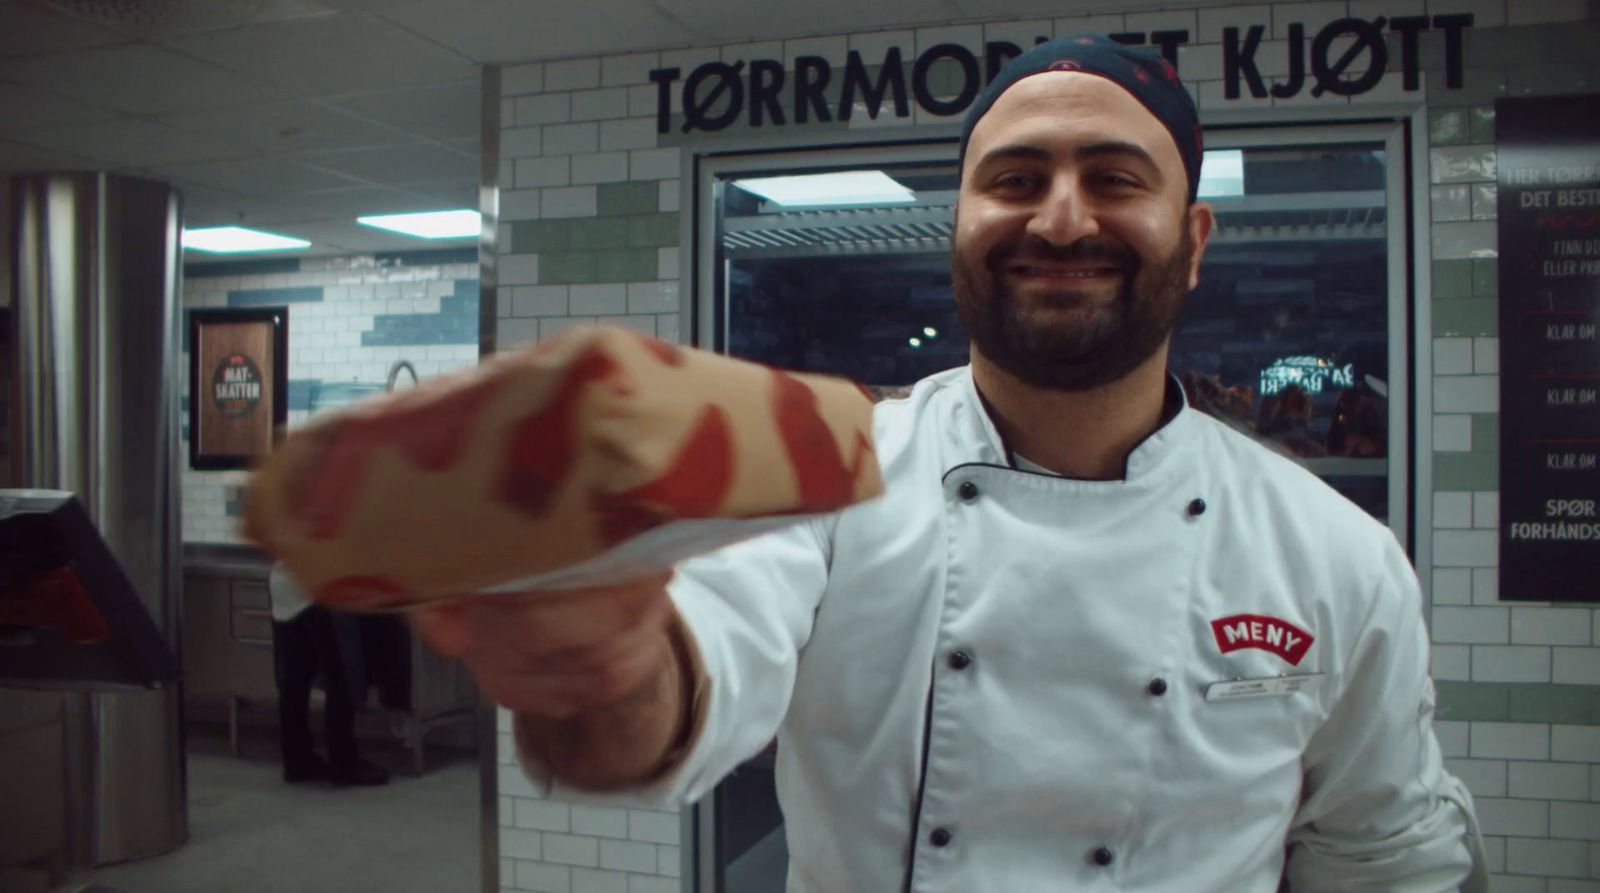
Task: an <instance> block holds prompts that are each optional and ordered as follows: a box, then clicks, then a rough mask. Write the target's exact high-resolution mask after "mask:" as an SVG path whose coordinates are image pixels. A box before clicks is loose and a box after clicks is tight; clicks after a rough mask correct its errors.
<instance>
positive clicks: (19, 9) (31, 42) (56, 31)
mask: <svg viewBox="0 0 1600 893" xmlns="http://www.w3.org/2000/svg"><path fill="white" fill-rule="evenodd" d="M123 39H124V38H123V37H121V36H120V35H118V34H117V33H116V32H115V31H110V30H108V29H105V28H100V27H97V26H95V25H91V24H89V23H88V22H84V21H80V20H78V19H75V18H73V17H71V16H68V15H64V14H62V13H59V12H56V11H55V10H52V9H45V8H43V7H40V6H35V5H33V4H31V3H21V2H17V0H10V2H5V3H0V58H3V57H9V56H31V55H35V54H38V53H58V52H61V51H62V50H76V49H82V48H83V47H92V46H99V45H101V44H105V43H116V42H118V41H121V40H123Z"/></svg>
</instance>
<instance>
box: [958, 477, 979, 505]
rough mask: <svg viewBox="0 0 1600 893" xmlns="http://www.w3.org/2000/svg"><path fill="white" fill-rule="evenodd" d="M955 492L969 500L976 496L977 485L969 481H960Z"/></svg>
mask: <svg viewBox="0 0 1600 893" xmlns="http://www.w3.org/2000/svg"><path fill="white" fill-rule="evenodd" d="M956 492H957V493H960V494H961V498H962V499H965V500H966V501H968V502H971V501H972V500H974V499H977V498H978V485H977V484H974V483H973V482H971V481H962V482H961V486H960V487H958V488H957V489H956Z"/></svg>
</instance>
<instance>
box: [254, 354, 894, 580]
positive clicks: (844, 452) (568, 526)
mask: <svg viewBox="0 0 1600 893" xmlns="http://www.w3.org/2000/svg"><path fill="white" fill-rule="evenodd" d="M871 416H872V402H871V400H870V399H869V398H868V397H867V396H866V394H865V393H864V392H862V391H861V390H860V389H859V388H858V387H856V386H855V385H854V384H852V383H850V382H847V381H843V380H840V379H833V378H827V377H823V376H815V375H803V374H798V373H788V372H782V371H779V370H776V369H772V368H769V367H766V366H761V365H757V364H755V363H748V362H744V361H741V360H735V359H731V358H728V357H725V356H720V355H717V354H713V353H709V352H705V351H699V350H694V349H690V348H683V347H678V346H676V345H672V344H667V343H665V342H662V341H657V340H655V339H652V338H647V337H645V336H643V335H639V334H635V333H633V332H630V331H627V330H622V329H614V328H590V329H582V330H576V331H573V332H571V333H568V334H566V335H564V336H562V337H560V338H557V339H554V340H552V341H548V342H545V343H543V344H541V345H539V346H538V347H535V348H531V349H528V350H524V351H520V352H517V353H512V354H507V355H501V356H499V357H496V358H495V359H493V360H490V361H488V362H486V363H484V364H483V365H480V366H477V367H475V368H473V369H472V370H470V371H467V372H463V373H457V374H455V375H451V376H446V377H441V378H437V379H434V380H432V381H430V382H427V383H425V384H424V385H423V386H421V387H418V388H414V389H411V390H407V391H402V392H399V393H396V394H390V395H387V396H383V397H379V398H376V399H372V400H368V401H365V402H362V403H358V404H355V405H352V406H349V407H346V408H344V409H342V410H340V411H338V412H336V413H330V414H328V415H326V416H320V417H318V418H316V419H313V420H312V421H311V422H309V423H308V424H306V425H305V426H303V427H301V428H300V429H298V430H296V431H295V432H294V433H292V434H290V435H289V436H288V437H287V438H286V439H285V440H284V441H283V443H282V444H281V445H280V446H279V447H278V448H277V449H276V450H275V451H274V452H273V453H272V455H271V456H270V457H268V459H267V460H266V461H265V462H264V463H263V465H262V466H261V467H260V469H259V470H257V472H256V473H255V474H254V475H253V477H252V478H251V481H250V485H249V492H248V501H247V509H246V513H245V533H246V535H247V536H248V537H249V538H250V539H251V540H253V541H255V542H256V543H257V544H259V545H261V546H262V547H263V548H265V549H266V550H267V551H268V552H270V553H272V554H273V555H275V556H276V557H278V558H279V559H281V560H282V561H283V563H284V564H285V566H286V567H287V568H288V569H289V571H290V572H291V573H292V574H293V575H294V576H295V578H296V579H297V580H299V581H300V582H301V583H302V584H303V585H304V586H305V588H306V589H307V591H308V592H310V594H311V596H312V598H314V599H315V600H317V601H318V602H321V603H323V604H326V605H329V606H330V607H338V608H344V609H366V610H382V609H396V608H406V607H411V606H416V605H422V604H427V603H429V602H433V601H437V600H439V599H443V598H450V597H452V596H457V595H461V594H465V593H478V592H496V591H521V590H537V589H560V588H572V587H582V586H598V585H606V584H610V583H617V582H622V581H625V580H628V579H632V578H636V577H639V576H642V575H645V574H650V573H656V572H660V571H662V570H665V569H667V568H669V567H671V566H672V565H673V564H674V563H676V562H677V561H680V560H682V559H684V558H687V557H689V556H692V555H695V554H698V553H701V552H706V551H709V550H711V549H714V548H717V547H720V546H723V545H726V544H728V543H731V542H734V541H737V540H739V539H743V538H746V537H749V536H753V535H755V534H758V533H762V532H764V531H767V530H771V529H774V528H776V527H778V526H782V525H784V524H789V523H794V522H795V521H796V520H797V519H798V518H800V517H803V516H805V515H809V514H814V513H819V512H828V511H833V510H836V509H840V508H844V507H846V506H849V505H851V504H854V503H856V502H860V501H862V500H865V499H869V498H871V497H873V496H876V495H878V494H879V493H881V492H882V490H883V479H882V476H881V474H880V471H879V468H878V463H877V459H876V456H875V455H874V453H873V448H872V441H871V432H872V425H871Z"/></svg>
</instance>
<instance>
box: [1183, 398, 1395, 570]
mask: <svg viewBox="0 0 1600 893" xmlns="http://www.w3.org/2000/svg"><path fill="white" fill-rule="evenodd" d="M1190 411H1191V412H1194V413H1195V414H1196V416H1197V421H1198V424H1199V425H1200V426H1201V428H1202V430H1203V431H1204V432H1205V434H1204V436H1205V438H1206V440H1207V443H1208V453H1209V456H1210V459H1209V460H1208V462H1209V465H1210V470H1211V471H1212V472H1214V473H1216V474H1220V475H1224V476H1226V477H1228V478H1229V479H1230V484H1231V485H1232V486H1234V487H1236V488H1237V489H1238V491H1239V492H1240V493H1241V494H1244V495H1247V496H1248V497H1250V498H1252V499H1253V500H1257V501H1259V502H1261V503H1262V504H1264V505H1266V506H1269V507H1271V508H1273V509H1275V510H1277V511H1279V512H1282V513H1284V514H1286V515H1289V516H1291V517H1292V518H1296V519H1304V520H1306V521H1310V522H1313V524H1314V526H1315V528H1316V529H1317V530H1318V531H1319V534H1320V535H1322V536H1328V537H1331V538H1335V539H1343V538H1345V537H1352V538H1357V539H1361V540H1366V541H1369V542H1370V541H1371V540H1372V539H1373V538H1378V539H1392V535H1391V532H1390V530H1389V528H1388V527H1387V526H1385V525H1384V524H1383V523H1382V522H1380V521H1379V520H1378V519H1376V518H1374V517H1373V516H1372V515H1371V514H1369V513H1368V512H1367V511H1366V510H1365V509H1363V508H1361V507H1360V506H1358V505H1356V504H1355V503H1354V502H1352V501H1350V499H1349V498H1348V497H1346V496H1345V495H1344V494H1342V493H1340V492H1339V491H1338V490H1335V489H1334V488H1333V487H1332V486H1331V485H1330V484H1328V483H1327V482H1326V481H1324V480H1323V479H1322V478H1320V477H1318V476H1317V475H1316V474H1315V473H1313V472H1312V471H1311V470H1310V469H1308V468H1307V467H1306V466H1304V465H1302V464H1301V463H1300V462H1298V461H1296V460H1295V459H1294V458H1292V457H1290V456H1286V455H1284V454H1283V453H1280V452H1278V451H1277V450H1275V449H1273V448H1271V447H1269V446H1268V445H1266V444H1264V443H1262V442H1261V441H1260V440H1258V439H1257V438H1255V437H1254V436H1252V435H1251V434H1248V433H1246V432H1243V431H1240V430H1238V429H1236V428H1233V427H1232V426H1230V425H1228V424H1226V423H1224V422H1222V421H1219V420H1217V419H1215V418H1213V417H1211V416H1209V415H1206V414H1205V413H1202V412H1199V411H1197V410H1190ZM1285 520H1288V519H1285Z"/></svg>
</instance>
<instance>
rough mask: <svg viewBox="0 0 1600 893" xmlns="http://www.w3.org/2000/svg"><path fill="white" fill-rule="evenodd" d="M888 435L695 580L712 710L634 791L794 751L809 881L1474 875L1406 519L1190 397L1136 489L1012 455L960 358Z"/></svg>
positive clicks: (1135, 478) (1253, 889)
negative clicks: (1241, 694)
mask: <svg viewBox="0 0 1600 893" xmlns="http://www.w3.org/2000/svg"><path fill="white" fill-rule="evenodd" d="M1173 386H1174V387H1176V385H1173ZM874 427H875V435H876V443H877V449H878V455H879V459H880V461H881V463H882V465H883V468H884V473H885V478H886V480H887V482H888V489H887V493H886V495H885V496H883V497H881V498H879V499H877V500H874V501H872V502H870V503H867V504H864V505H861V506H857V507H853V508H851V509H848V510H846V511H844V512H842V513H839V514H835V515H829V516H826V517H824V518H821V519H818V520H814V521H811V522H808V523H805V524H803V525H799V526H796V527H792V528H788V529H785V530H782V531H779V532H777V533H773V534H769V535H765V536H762V537H760V538H759V539H755V540H751V541H747V542H745V543H742V544H739V545H736V546H732V547H729V548H726V549H723V550H721V551H719V552H716V553H713V554H711V555H708V556H705V557H702V558H698V559H694V560H692V561H689V562H686V563H685V564H683V565H681V566H680V568H679V573H678V575H677V577H676V578H675V580H674V582H673V584H672V586H671V589H670V592H671V596H672V598H673V601H674V603H675V605H676V607H677V608H678V610H679V612H680V614H681V615H682V616H683V618H684V620H685V622H686V624H687V626H688V628H689V630H690V631H691V632H692V634H693V637H694V640H695V642H696V644H697V646H698V649H699V651H700V654H701V657H702V659H703V661H704V664H705V668H706V673H707V675H708V677H709V679H710V687H709V692H708V694H707V695H706V696H707V697H708V698H709V703H708V705H707V707H706V717H705V722H704V725H703V728H702V730H701V732H700V734H699V736H698V738H697V739H696V740H695V742H694V743H693V745H692V747H691V749H690V750H689V752H688V754H687V756H686V758H685V759H684V760H683V762H682V763H681V764H680V765H679V766H678V768H677V769H676V770H675V771H674V772H673V773H672V774H671V775H669V776H668V777H666V778H665V779H663V780H661V781H660V782H659V783H658V784H656V785H654V786H653V787H652V788H651V789H650V790H648V791H642V792H636V793H638V794H640V795H644V796H647V797H648V799H650V800H652V801H654V802H658V803H664V804H665V803H677V802H681V801H682V800H684V799H688V800H697V799H699V798H700V797H702V796H703V795H705V794H706V793H708V792H709V791H710V790H711V789H712V788H713V787H714V786H715V785H716V784H717V782H718V781H720V780H721V779H722V778H723V777H724V776H725V775H727V774H728V773H729V772H730V771H732V770H733V769H734V768H736V767H737V766H739V764H740V763H742V762H743V761H745V760H746V759H748V758H750V757H751V756H753V755H754V754H756V753H757V752H758V751H759V750H761V749H762V747H763V746H764V745H765V744H767V742H768V741H770V740H771V739H772V738H773V736H774V734H776V736H777V738H778V751H777V770H776V772H777V786H778V795H779V800H780V803H781V806H782V808H783V812H784V816H785V829H786V834H787V838H788V847H789V854H790V875H789V882H788V890H789V891H790V893H853V891H862V893H885V891H897V890H902V889H909V890H914V891H917V893H942V891H952V893H954V891H960V893H982V891H996V893H1019V891H1030V893H1031V891H1040V890H1070V891H1096V890H1119V891H1150V893H1155V891H1171V893H1274V891H1277V890H1278V889H1279V883H1280V880H1281V879H1282V878H1284V877H1287V878H1288V879H1289V881H1290V883H1291V889H1292V890H1293V891H1295V893H1307V891H1335V890H1337V891H1355V890H1373V891H1377V890H1382V891H1390V893H1398V891H1418V893H1420V891H1444V890H1455V889H1457V887H1458V885H1460V884H1461V883H1463V880H1464V878H1465V877H1466V875H1467V873H1468V869H1469V865H1470V864H1471V862H1472V858H1471V856H1470V855H1469V844H1468V841H1467V828H1468V824H1469V822H1471V820H1472V807H1471V800H1470V797H1469V796H1468V795H1467V794H1466V792H1465V790H1464V789H1463V788H1462V787H1461V785H1460V784H1459V782H1457V781H1456V780H1455V779H1454V778H1452V777H1451V776H1449V775H1448V774H1447V773H1445V772H1444V770H1443V768H1442V765H1441V759H1440V753H1439V747H1438V744H1437V742H1436V740H1435V738H1434V735H1433V730H1432V719H1433V707H1434V697H1433V688H1432V684H1431V682H1430V681H1429V679H1428V675H1427V661H1428V653H1429V649H1428V641H1427V637H1426V634H1425V632H1424V629H1423V625H1422V622H1421V597H1420V592H1419V590H1418V587H1417V583H1416V578H1415V575H1414V573H1413V571H1412V569H1411V567H1410V566H1409V565H1408V563H1407V560H1406V557H1405V555H1404V553H1403V552H1402V551H1401V549H1400V547H1399V545H1398V544H1397V543H1396V542H1395V540H1394V538H1393V536H1392V535H1391V534H1390V532H1389V530H1388V529H1387V528H1385V527H1383V526H1382V525H1380V524H1379V523H1377V522H1376V521H1374V520H1373V519H1372V518H1371V517H1370V516H1368V515H1367V514H1366V513H1364V512H1363V511H1362V510H1361V509H1359V508H1358V507H1356V506H1355V505H1353V504H1351V503H1349V502H1348V501H1346V500H1345V499H1344V498H1343V497H1341V496H1339V495H1338V494H1337V493H1335V492H1334V491H1333V490H1331V489H1330V488H1328V487H1327V486H1326V485H1324V484H1323V483H1322V482H1321V481H1319V480H1317V479H1316V478H1315V477H1314V476H1313V475H1311V474H1310V473H1308V472H1306V471H1305V470H1304V469H1302V468H1300V467H1299V466H1298V465H1296V464H1294V463H1293V462H1292V461H1290V460H1288V459H1285V458H1283V457H1281V456H1278V455H1276V454H1274V453H1272V452H1270V451H1268V450H1266V449H1264V448H1262V447H1261V446H1259V445H1257V444H1256V443H1254V442H1252V441H1251V440H1249V439H1248V438H1247V437H1244V436H1242V435H1240V434H1238V433H1236V432H1234V431H1232V430H1230V429H1228V428H1226V427H1225V426H1223V425H1222V424H1220V423H1218V422H1216V421H1214V420H1212V419H1211V418H1209V417H1207V416H1205V415H1203V414H1201V413H1199V412H1197V411H1194V410H1191V409H1187V408H1183V409H1180V410H1179V411H1178V412H1177V414H1176V415H1175V416H1174V417H1173V418H1171V420H1170V421H1169V422H1168V423H1167V424H1166V425H1164V426H1163V427H1162V428H1161V429H1160V430H1158V431H1157V432H1155V433H1154V434H1153V435H1151V436H1150V437H1149V438H1148V439H1146V440H1145V441H1144V442H1143V443H1141V444H1140V445H1139V446H1138V447H1137V448H1136V449H1134V450H1133V452H1132V453H1131V455H1130V456H1129V457H1128V461H1127V469H1126V476H1125V479H1124V480H1118V481H1084V480H1075V479H1067V478H1061V477H1056V476H1051V475H1042V474H1034V473H1030V472H1026V471H1020V470H1017V469H1014V468H1012V467H1009V466H1008V465H1007V463H1006V453H1005V450H1004V447H1003V445H1002V443H1001V440H1000V438H999V436H998V434H997V433H996V431H995V428H994V426H993V424H992V423H991V421H990V419H989V417H988V415H987V413H986V412H985V411H984V409H983V407H982V404H981V402H980V399H979V397H978V394H977V391H976V389H975V386H974V384H973V381H972V376H971V374H970V371H969V370H968V369H967V368H960V369H954V370H950V371H948V372H945V373H941V374H939V375H936V376H933V377H932V378H929V379H926V380H924V381H923V382H921V383H920V384H918V385H917V386H916V388H915V389H914V390H913V392H912V394H911V395H910V396H909V397H908V398H907V399H904V400H899V401H892V402H888V403H884V404H880V406H879V407H878V408H877V411H876V415H875V420H874ZM1241 615H1243V616H1244V617H1245V619H1244V623H1245V625H1244V626H1240V625H1239V622H1240V617H1241ZM1213 621H1225V622H1224V623H1222V624H1221V625H1214V624H1213ZM1252 624H1253V625H1252ZM1297 631H1298V632H1297ZM1302 640H1305V641H1302ZM1241 643H1242V644H1241ZM1224 645H1227V646H1228V648H1229V650H1227V651H1224ZM1296 657H1297V658H1298V662H1292V661H1291V658H1296ZM1283 676H1288V677H1304V678H1296V679H1294V680H1293V681H1294V683H1295V684H1298V685H1300V686H1302V687H1301V688H1300V689H1299V690H1298V691H1294V692H1292V693H1286V694H1278V695H1269V696H1260V697H1249V698H1237V699H1224V700H1208V699H1207V692H1208V690H1212V691H1213V693H1221V689H1220V688H1218V689H1215V690H1213V689H1211V688H1210V687H1211V686H1214V685H1216V684H1217V683H1227V682H1229V681H1230V680H1247V681H1250V680H1255V681H1260V682H1259V686H1260V687H1266V688H1271V687H1275V686H1279V685H1281V683H1280V682H1279V681H1278V680H1279V678H1280V677H1283ZM1247 684H1250V685H1254V684H1256V683H1247ZM1238 687H1239V686H1235V688H1238ZM533 768H534V767H530V769H533ZM535 774H540V773H537V772H535ZM1286 849H1287V854H1286ZM1286 858H1287V864H1286Z"/></svg>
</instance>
